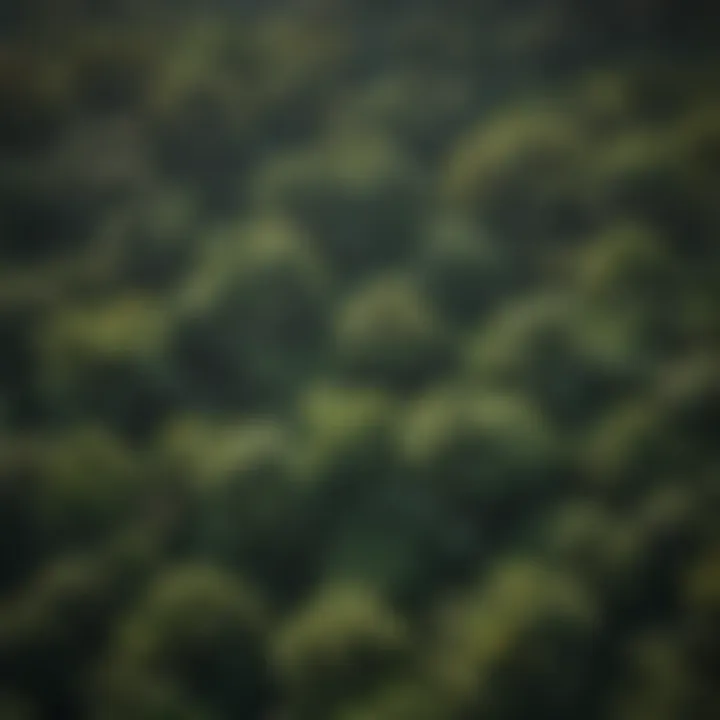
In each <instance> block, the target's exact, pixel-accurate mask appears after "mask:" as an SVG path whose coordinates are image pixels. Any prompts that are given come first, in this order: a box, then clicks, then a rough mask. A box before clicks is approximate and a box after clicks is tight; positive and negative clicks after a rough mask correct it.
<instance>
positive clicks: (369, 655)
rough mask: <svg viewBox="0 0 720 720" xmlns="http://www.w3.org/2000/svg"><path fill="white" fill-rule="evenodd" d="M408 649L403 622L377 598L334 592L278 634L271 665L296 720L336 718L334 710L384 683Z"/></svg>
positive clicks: (350, 590)
mask: <svg viewBox="0 0 720 720" xmlns="http://www.w3.org/2000/svg"><path fill="white" fill-rule="evenodd" d="M407 649H408V638H407V631H406V629H405V627H404V624H403V622H402V621H401V620H400V619H399V618H397V617H396V616H395V615H394V614H393V613H392V611H391V610H389V609H388V608H386V607H385V605H384V603H383V602H382V600H381V599H380V598H378V597H376V596H375V594H374V593H373V592H372V591H370V590H366V589H364V588H362V587H353V586H350V585H348V586H336V587H328V588H324V589H321V590H320V593H319V595H318V597H316V598H315V599H313V600H312V601H311V602H310V604H309V605H308V606H307V608H305V609H304V610H303V609H301V610H300V611H299V613H298V615H297V617H295V618H294V619H293V620H291V621H290V623H289V625H288V626H286V627H284V628H281V629H280V631H279V635H278V638H277V647H276V651H275V657H276V661H275V662H276V663H277V665H278V668H279V673H280V677H281V678H282V681H283V682H284V684H285V686H286V687H287V691H288V694H289V697H290V699H291V701H292V702H293V703H294V704H295V703H296V704H297V705H296V706H297V708H298V711H299V716H300V717H326V716H332V717H334V715H333V712H334V708H335V709H337V708H338V707H339V706H341V705H342V704H343V703H344V702H347V701H348V700H349V699H350V698H353V697H354V698H357V697H362V696H363V695H364V694H365V693H367V692H369V691H371V690H372V688H374V687H377V686H378V683H384V682H386V681H387V678H388V674H389V673H392V672H393V670H394V669H396V668H397V667H398V665H399V663H400V662H401V661H402V659H403V657H404V655H405V653H406V652H407Z"/></svg>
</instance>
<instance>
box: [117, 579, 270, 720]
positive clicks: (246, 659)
mask: <svg viewBox="0 0 720 720" xmlns="http://www.w3.org/2000/svg"><path fill="white" fill-rule="evenodd" d="M264 626H265V618H264V613H263V611H262V608H261V606H260V605H259V601H258V599H257V598H256V597H255V596H254V594H253V593H252V592H251V591H250V590H248V589H247V588H246V587H244V585H243V584H242V583H240V582H239V581H237V580H236V579H235V578H233V577H232V576H228V575H226V574H225V573H223V572H222V571H220V570H216V569H214V568H212V567H209V566H204V565H197V566H193V565H185V566H182V567H178V568H170V569H167V570H166V571H165V572H164V573H163V574H162V575H160V576H159V577H158V578H157V579H156V580H155V581H154V582H153V584H152V585H151V587H150V588H149V589H148V592H147V595H146V597H145V598H144V599H141V600H140V602H139V604H138V606H137V607H136V608H135V609H134V610H133V611H132V612H131V613H130V614H129V616H128V618H127V619H126V621H125V622H124V623H123V624H122V627H121V628H120V630H119V634H118V637H117V639H116V641H115V642H116V647H115V652H114V658H113V662H114V663H117V669H116V670H115V671H114V672H113V671H112V669H111V674H110V678H109V683H110V688H109V692H110V693H111V698H112V697H114V693H115V692H117V693H120V698H122V694H124V693H128V695H129V697H130V700H131V701H132V700H134V695H135V692H136V689H135V687H133V685H132V684H131V685H130V686H129V687H127V686H125V684H124V683H125V682H128V681H129V682H131V683H132V682H133V680H134V681H136V682H139V683H140V686H139V688H138V690H139V693H140V695H139V698H140V700H141V703H142V704H141V706H140V708H139V712H143V713H150V714H149V715H148V717H155V716H156V715H155V713H157V712H161V713H169V714H170V717H173V718H174V717H176V716H177V717H184V716H185V714H184V713H181V714H178V713H179V711H181V710H182V705H183V704H184V703H183V702H182V701H181V699H180V697H182V696H180V697H177V696H175V697H173V695H174V691H173V687H175V688H177V690H180V691H181V692H182V693H183V695H184V694H186V693H187V694H188V695H189V697H190V698H191V699H192V698H195V699H196V700H197V702H198V703H199V704H200V707H201V708H202V707H207V709H208V710H209V711H210V712H211V713H213V712H218V713H221V716H222V715H223V714H225V713H233V712H238V711H244V710H251V709H252V708H254V707H257V703H259V702H262V701H263V697H262V696H263V690H264V679H263V678H264V674H265V671H264V661H263V656H262V649H261V643H262V638H263V633H264ZM116 673H117V674H116ZM149 679H153V680H154V679H157V680H158V681H159V683H158V684H157V685H155V683H154V682H153V684H152V685H151V686H149V687H144V686H145V685H146V683H147V681H148V680H149ZM166 683H170V684H169V685H166ZM165 687H167V690H165V689H164V688H165ZM230 689H232V693H230V692H229V690H230ZM121 701H122V700H121ZM121 707H122V706H121ZM161 716H164V715H161ZM191 716H193V717H194V716H195V715H194V714H192V715H191ZM210 717H213V715H212V714H211V715H210Z"/></svg>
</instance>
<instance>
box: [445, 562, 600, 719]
mask: <svg viewBox="0 0 720 720" xmlns="http://www.w3.org/2000/svg"><path fill="white" fill-rule="evenodd" d="M594 623H595V613H594V608H593V604H592V602H591V600H590V598H589V597H587V596H586V595H585V593H584V592H583V590H582V588H581V587H579V586H577V585H576V584H575V583H573V581H572V580H568V579H567V578H565V577H563V576H562V575H559V576H558V575H555V574H554V573H553V571H550V570H547V569H545V568H544V567H542V566H541V565H536V564H532V563H530V562H512V561H508V562H507V563H506V565H504V566H502V567H501V568H500V569H499V570H498V571H497V572H496V573H495V574H494V575H493V576H492V577H491V578H490V579H489V580H488V581H487V584H486V585H485V586H484V587H483V588H482V590H481V591H480V592H477V593H476V594H475V595H474V596H473V595H471V596H470V597H468V598H467V599H465V600H463V601H461V602H460V604H459V606H458V607H456V608H453V609H452V610H449V611H448V615H447V619H445V620H444V621H443V623H442V630H441V634H440V644H439V648H438V650H437V655H436V662H437V663H438V665H439V671H438V677H439V680H440V682H441V684H442V685H443V686H444V688H445V692H446V693H447V694H448V696H449V703H450V706H451V707H456V708H458V710H459V712H460V713H461V715H460V716H463V715H465V714H467V713H469V714H483V715H487V716H488V717H492V718H516V717H517V718H520V717H525V716H526V713H528V712H531V711H534V712H540V713H550V714H554V713H566V712H568V711H570V710H571V708H572V704H573V702H574V701H575V699H576V698H575V693H576V692H577V691H578V690H580V689H581V687H582V682H583V678H582V672H583V667H584V665H583V662H582V654H583V652H586V648H587V640H588V639H589V638H590V637H592V635H593V629H594ZM559 666H561V667H563V668H565V669H566V671H567V672H566V673H564V676H563V677H562V678H561V677H558V676H557V675H556V674H555V669H556V668H557V667H559Z"/></svg>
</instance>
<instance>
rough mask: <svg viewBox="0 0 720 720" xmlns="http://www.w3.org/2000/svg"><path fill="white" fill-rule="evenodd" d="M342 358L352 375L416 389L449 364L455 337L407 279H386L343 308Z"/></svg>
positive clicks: (340, 320) (339, 349)
mask: <svg viewBox="0 0 720 720" xmlns="http://www.w3.org/2000/svg"><path fill="white" fill-rule="evenodd" d="M335 339H336V346H337V353H338V360H339V363H340V366H341V368H342V369H344V370H345V372H346V373H347V375H348V376H349V377H350V378H351V379H352V380H358V381H360V382H366V383H370V384H372V385H377V386H379V387H387V388H388V389H398V390H403V389H405V388H406V387H407V388H409V389H413V388H415V387H417V386H418V385H422V384H424V383H426V382H427V381H428V380H429V379H431V378H433V376H436V375H438V374H439V373H440V372H442V371H444V370H445V369H446V368H447V365H448V361H449V359H450V358H449V351H450V345H449V341H450V338H449V337H448V336H447V333H446V331H445V329H444V328H443V327H442V324H441V322H440V319H439V318H438V317H437V316H436V314H435V313H434V311H433V308H432V306H431V305H430V304H429V303H428V302H427V301H426V300H425V299H424V298H423V296H422V294H421V293H420V292H419V291H418V290H417V289H416V288H415V287H413V284H412V283H411V282H409V281H407V280H405V279H403V278H387V279H385V278H381V279H379V280H378V281H377V282H375V283H373V284H371V285H369V286H367V287H365V288H363V290H362V291H360V292H359V293H358V294H357V295H353V296H352V297H350V299H349V300H348V302H347V304H346V305H345V306H344V307H343V308H341V310H340V313H339V317H338V321H337V330H336V336H335Z"/></svg>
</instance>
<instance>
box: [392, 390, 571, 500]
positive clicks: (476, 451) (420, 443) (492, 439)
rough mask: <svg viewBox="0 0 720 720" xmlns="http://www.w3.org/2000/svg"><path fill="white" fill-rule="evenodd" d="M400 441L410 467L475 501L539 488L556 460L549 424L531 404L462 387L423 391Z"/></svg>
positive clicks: (457, 495) (552, 472)
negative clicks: (472, 391)
mask: <svg viewBox="0 0 720 720" xmlns="http://www.w3.org/2000/svg"><path fill="white" fill-rule="evenodd" d="M401 447H402V451H403V455H404V458H405V461H406V463H407V464H408V465H409V466H410V467H411V468H413V470H414V471H415V472H417V473H419V474H420V475H421V476H427V477H429V478H430V480H431V482H433V483H436V484H437V485H438V486H439V487H442V488H443V492H444V493H446V494H450V493H452V496H454V498H455V499H456V500H457V501H460V502H461V503H462V502H471V503H472V502H475V503H480V505H481V506H482V505H484V504H486V503H489V504H490V505H492V503H494V502H497V501H502V500H503V499H505V500H510V499H513V500H514V499H516V498H518V497H521V496H522V495H523V494H525V493H528V492H530V493H532V492H533V491H535V490H538V489H539V490H543V489H545V488H546V486H547V484H548V483H552V482H553V479H554V475H555V474H556V472H557V468H558V460H559V458H558V454H557V447H556V443H555V441H554V438H553V434H552V431H551V430H550V429H549V428H548V426H547V423H546V421H545V420H544V419H543V417H542V415H541V414H540V413H539V412H538V411H537V410H536V409H535V408H534V407H532V405H529V404H527V403H526V402H524V400H522V399H521V398H518V397H514V396H512V395H508V394H500V393H468V392H467V391H466V390H465V389H464V388H462V387H451V388H449V389H447V390H445V389H443V390H439V391H437V392H432V393H429V394H428V395H427V396H425V397H423V398H421V399H420V400H419V401H418V403H417V405H416V407H415V408H413V410H412V411H411V413H410V416H409V418H408V420H407V424H406V426H405V432H404V433H403V435H402V437H401Z"/></svg>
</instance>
